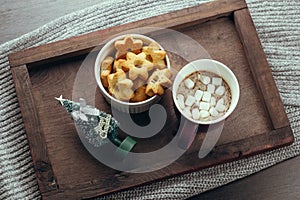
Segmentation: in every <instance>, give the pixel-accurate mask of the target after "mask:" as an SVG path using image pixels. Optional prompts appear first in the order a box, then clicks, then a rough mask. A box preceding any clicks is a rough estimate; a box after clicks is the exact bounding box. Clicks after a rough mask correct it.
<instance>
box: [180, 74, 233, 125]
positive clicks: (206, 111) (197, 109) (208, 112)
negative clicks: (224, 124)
mask: <svg viewBox="0 0 300 200" xmlns="http://www.w3.org/2000/svg"><path fill="white" fill-rule="evenodd" d="M176 100H177V102H178V105H179V107H180V109H181V110H182V112H183V113H184V114H185V115H186V116H187V117H190V118H192V119H194V120H200V121H211V120H214V119H217V118H219V117H221V116H223V115H224V114H225V113H226V111H227V110H228V109H229V107H230V104H231V91H230V88H229V86H228V84H227V83H226V81H225V80H224V79H223V78H222V77H220V76H219V75H217V74H215V73H212V72H207V71H196V72H193V73H192V74H190V75H188V76H187V77H185V78H184V79H183V80H182V82H181V83H180V84H179V87H178V90H177V94H176Z"/></svg>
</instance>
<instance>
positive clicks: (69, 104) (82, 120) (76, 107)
mask: <svg viewBox="0 0 300 200" xmlns="http://www.w3.org/2000/svg"><path fill="white" fill-rule="evenodd" d="M55 99H56V100H58V101H59V102H60V103H61V105H62V106H63V107H64V108H65V109H66V111H67V112H68V113H69V114H70V115H71V116H72V118H73V120H74V123H75V125H76V126H77V128H79V130H80V131H81V132H82V133H83V134H84V137H85V138H86V139H87V140H88V142H89V143H90V144H91V145H93V146H94V147H101V146H103V145H105V144H106V143H108V142H109V141H111V142H112V143H113V144H115V145H116V146H117V147H118V152H122V154H124V153H125V154H126V153H128V152H129V151H131V150H132V148H133V147H134V145H135V144H136V141H135V140H133V139H132V138H131V137H129V136H127V137H126V138H125V139H124V140H123V141H121V140H120V139H119V138H118V128H119V125H118V122H117V121H116V120H115V119H114V118H113V117H112V116H111V115H110V114H107V113H105V112H103V111H100V110H99V109H97V108H95V107H93V106H90V105H86V101H85V99H83V98H80V99H79V102H74V101H71V100H68V99H63V98H62V95H61V96H60V97H59V98H55Z"/></svg>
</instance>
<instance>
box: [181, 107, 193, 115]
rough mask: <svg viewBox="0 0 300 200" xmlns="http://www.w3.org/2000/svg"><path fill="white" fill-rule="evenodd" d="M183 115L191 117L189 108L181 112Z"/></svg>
mask: <svg viewBox="0 0 300 200" xmlns="http://www.w3.org/2000/svg"><path fill="white" fill-rule="evenodd" d="M182 112H183V114H185V115H186V116H187V117H192V113H191V107H185V108H184V109H183V110H182Z"/></svg>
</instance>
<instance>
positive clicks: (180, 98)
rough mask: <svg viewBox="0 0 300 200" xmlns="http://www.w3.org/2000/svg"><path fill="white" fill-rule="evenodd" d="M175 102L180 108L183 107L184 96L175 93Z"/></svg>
mask: <svg viewBox="0 0 300 200" xmlns="http://www.w3.org/2000/svg"><path fill="white" fill-rule="evenodd" d="M177 103H178V105H179V107H180V108H181V109H183V108H184V107H185V105H184V96H183V95H182V94H178V95H177Z"/></svg>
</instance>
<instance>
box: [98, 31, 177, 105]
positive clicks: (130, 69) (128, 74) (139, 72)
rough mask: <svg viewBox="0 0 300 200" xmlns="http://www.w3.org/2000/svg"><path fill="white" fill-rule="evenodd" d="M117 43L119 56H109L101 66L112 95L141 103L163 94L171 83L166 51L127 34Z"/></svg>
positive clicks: (106, 86)
mask: <svg viewBox="0 0 300 200" xmlns="http://www.w3.org/2000/svg"><path fill="white" fill-rule="evenodd" d="M114 46H115V55H110V56H107V57H106V58H105V59H104V60H103V61H102V63H101V69H100V77H101V82H102V84H103V86H104V87H105V88H106V90H107V91H108V93H109V94H110V95H112V96H113V97H115V98H116V99H119V100H121V101H129V102H141V101H144V100H146V99H148V98H150V97H152V96H154V95H162V94H163V93H164V90H165V88H166V87H169V86H171V84H172V82H171V80H170V79H171V76H172V73H171V71H170V69H168V68H167V65H166V51H164V50H161V49H160V47H159V45H158V44H157V43H155V42H152V43H150V44H147V45H145V44H144V42H143V41H142V40H140V39H134V38H133V37H132V35H126V36H125V37H124V39H122V40H117V41H115V43H114ZM112 56H114V57H112Z"/></svg>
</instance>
